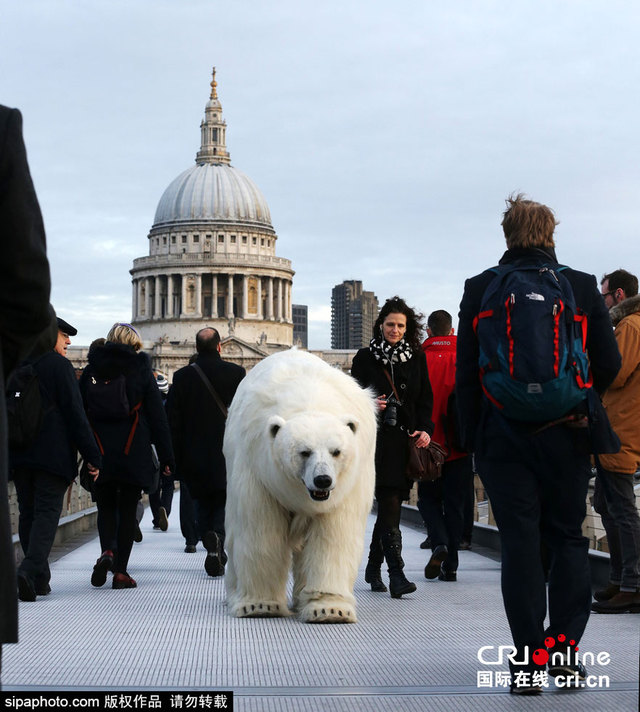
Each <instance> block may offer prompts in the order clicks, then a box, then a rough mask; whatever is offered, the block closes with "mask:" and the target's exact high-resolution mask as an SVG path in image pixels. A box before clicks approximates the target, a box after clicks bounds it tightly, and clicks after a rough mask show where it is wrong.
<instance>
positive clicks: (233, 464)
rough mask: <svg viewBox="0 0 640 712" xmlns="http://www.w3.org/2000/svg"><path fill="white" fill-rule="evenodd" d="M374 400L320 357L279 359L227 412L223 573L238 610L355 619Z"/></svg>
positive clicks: (262, 367)
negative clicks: (288, 587)
mask: <svg viewBox="0 0 640 712" xmlns="http://www.w3.org/2000/svg"><path fill="white" fill-rule="evenodd" d="M375 446H376V416H375V408H374V399H373V396H372V395H371V394H370V393H369V392H368V391H366V390H363V389H362V388H360V386H359V385H358V384H357V383H356V381H355V380H354V379H352V378H351V377H350V376H347V375H346V374H345V373H343V372H342V371H339V370H338V369H335V368H331V366H329V365H327V364H326V363H324V361H322V360H321V359H319V358H318V357H316V356H312V355H311V354H309V353H306V352H302V351H297V350H296V349H292V350H290V351H284V352H281V353H277V354H273V355H272V356H269V357H268V358H266V359H264V360H263V361H261V362H260V363H259V364H258V365H257V366H255V367H254V368H253V369H252V370H251V371H250V372H249V373H248V374H247V376H246V378H245V379H244V380H243V381H242V382H241V383H240V386H239V388H238V390H237V392H236V395H235V397H234V399H233V403H232V404H231V407H230V409H229V417H228V419H227V424H226V429H225V436H224V455H225V458H226V463H227V505H226V521H225V529H226V544H225V548H226V549H227V553H228V555H229V562H228V565H227V571H226V576H225V581H226V587H227V603H228V606H229V612H230V613H231V614H232V615H234V616H238V617H245V616H247V617H251V616H253V617H256V616H258V617H263V616H286V615H290V614H291V611H290V610H289V606H288V605H287V593H286V585H287V577H288V573H289V569H290V568H291V567H292V568H293V580H294V586H293V608H294V610H295V611H296V612H297V614H298V616H299V617H300V619H301V620H303V621H306V622H309V623H354V622H355V621H356V611H355V598H354V597H353V586H354V583H355V580H356V576H357V573H358V565H359V563H360V560H361V558H362V549H363V544H364V532H365V526H366V520H367V515H368V513H369V511H370V510H371V504H372V501H373V490H374V484H375V472H374V453H375Z"/></svg>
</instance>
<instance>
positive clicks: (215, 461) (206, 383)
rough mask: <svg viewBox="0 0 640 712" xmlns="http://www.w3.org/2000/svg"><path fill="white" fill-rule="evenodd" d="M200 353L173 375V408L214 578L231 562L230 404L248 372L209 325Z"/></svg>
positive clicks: (176, 438) (182, 463)
mask: <svg viewBox="0 0 640 712" xmlns="http://www.w3.org/2000/svg"><path fill="white" fill-rule="evenodd" d="M196 351H197V352H198V357H197V358H196V360H195V363H194V364H191V365H189V366H185V367H184V368H181V369H179V370H178V371H176V373H175V374H174V376H173V385H172V387H171V390H170V391H169V399H168V402H167V410H168V414H169V425H170V427H171V437H172V440H173V448H174V452H175V458H176V469H177V473H178V476H179V477H180V479H181V480H183V481H185V482H186V483H187V486H188V488H189V492H190V493H191V495H192V497H193V498H194V500H195V503H196V516H197V520H198V527H199V530H200V536H201V538H202V543H203V544H204V546H205V548H206V549H207V558H206V560H205V569H206V571H207V573H208V574H209V576H220V575H222V574H223V573H224V564H225V562H226V556H225V554H224V509H225V504H226V499H227V471H226V467H225V461H224V455H223V454H222V441H223V438H224V426H225V420H226V408H228V407H229V405H230V404H231V400H232V399H233V396H234V395H235V392H236V389H237V388H238V384H239V383H240V381H241V380H242V379H243V378H244V376H245V370H244V368H242V367H241V366H237V365H236V364H233V363H229V362H227V361H223V359H222V358H221V356H220V351H221V345H220V334H219V333H218V332H217V331H216V329H213V328H209V327H207V328H205V329H201V330H200V331H199V332H198V333H197V335H196ZM211 389H213V390H214V391H215V393H217V396H218V399H219V401H220V403H219V402H218V400H217V399H216V397H215V396H214V395H213V393H212V392H211Z"/></svg>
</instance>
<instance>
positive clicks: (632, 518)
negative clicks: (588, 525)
mask: <svg viewBox="0 0 640 712" xmlns="http://www.w3.org/2000/svg"><path fill="white" fill-rule="evenodd" d="M597 466H598V475H597V477H596V489H595V493H594V498H593V505H594V508H595V510H596V512H598V514H599V515H600V517H601V518H602V524H603V526H604V529H605V531H606V532H607V541H608V543H609V580H610V581H611V583H615V584H619V586H620V590H621V591H638V590H640V516H638V510H637V508H636V496H635V492H634V491H633V475H629V474H625V473H623V472H611V471H610V470H605V469H604V467H602V465H600V463H599V462H598V463H597Z"/></svg>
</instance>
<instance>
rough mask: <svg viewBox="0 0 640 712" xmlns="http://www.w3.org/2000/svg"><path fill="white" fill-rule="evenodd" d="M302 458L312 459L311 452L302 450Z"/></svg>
mask: <svg viewBox="0 0 640 712" xmlns="http://www.w3.org/2000/svg"><path fill="white" fill-rule="evenodd" d="M300 454H301V455H302V457H311V450H300Z"/></svg>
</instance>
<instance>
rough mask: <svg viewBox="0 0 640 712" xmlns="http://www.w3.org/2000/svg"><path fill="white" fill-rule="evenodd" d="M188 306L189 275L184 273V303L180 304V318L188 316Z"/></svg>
mask: <svg viewBox="0 0 640 712" xmlns="http://www.w3.org/2000/svg"><path fill="white" fill-rule="evenodd" d="M186 308H187V275H186V274H183V275H182V304H181V305H180V318H182V317H185V316H186V312H185V310H186Z"/></svg>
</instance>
